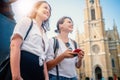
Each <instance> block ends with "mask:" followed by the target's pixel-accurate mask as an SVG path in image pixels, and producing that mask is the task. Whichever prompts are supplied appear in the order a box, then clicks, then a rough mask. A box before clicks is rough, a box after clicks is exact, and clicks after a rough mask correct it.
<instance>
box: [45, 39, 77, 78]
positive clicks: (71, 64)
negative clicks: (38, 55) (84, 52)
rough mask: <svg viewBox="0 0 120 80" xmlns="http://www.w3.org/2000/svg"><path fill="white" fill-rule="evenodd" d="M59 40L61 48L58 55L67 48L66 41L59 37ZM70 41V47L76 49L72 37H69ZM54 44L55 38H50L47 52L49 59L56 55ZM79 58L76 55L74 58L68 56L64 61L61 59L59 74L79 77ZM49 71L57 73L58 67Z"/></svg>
mask: <svg viewBox="0 0 120 80" xmlns="http://www.w3.org/2000/svg"><path fill="white" fill-rule="evenodd" d="M58 42H59V49H58V53H57V56H59V55H60V54H62V53H63V52H64V51H65V50H66V49H67V47H66V46H65V43H64V42H63V41H62V40H61V39H58ZM69 43H70V47H71V48H72V49H73V50H74V49H75V47H74V43H73V41H72V40H71V39H69ZM53 45H54V40H53V39H50V47H49V49H48V52H47V61H50V60H52V59H54V56H55V55H54V49H53ZM77 60H78V58H77V57H74V58H66V59H64V60H63V61H61V62H60V64H58V68H59V76H64V77H67V78H72V77H77V73H76V66H75V63H76V62H77ZM49 73H50V74H53V75H56V67H54V68H53V69H52V70H50V71H49Z"/></svg>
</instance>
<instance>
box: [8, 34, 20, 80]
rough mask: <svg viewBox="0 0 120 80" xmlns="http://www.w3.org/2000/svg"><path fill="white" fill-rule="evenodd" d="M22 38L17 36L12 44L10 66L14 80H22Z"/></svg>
mask: <svg viewBox="0 0 120 80" xmlns="http://www.w3.org/2000/svg"><path fill="white" fill-rule="evenodd" d="M21 44H22V38H21V37H20V35H18V34H15V35H14V37H13V38H12V41H11V44H10V66H11V72H12V80H22V78H21V75H20V46H21Z"/></svg>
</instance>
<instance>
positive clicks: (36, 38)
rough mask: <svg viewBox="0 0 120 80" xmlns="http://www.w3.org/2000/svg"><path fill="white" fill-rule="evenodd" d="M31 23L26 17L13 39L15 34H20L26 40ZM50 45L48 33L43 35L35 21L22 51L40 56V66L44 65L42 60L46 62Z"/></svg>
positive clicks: (15, 30)
mask: <svg viewBox="0 0 120 80" xmlns="http://www.w3.org/2000/svg"><path fill="white" fill-rule="evenodd" d="M31 21H32V20H31V19H30V18H28V17H25V18H24V19H23V20H21V21H20V22H19V23H18V24H16V26H15V29H14V31H13V35H12V37H13V36H14V34H19V35H20V36H21V37H22V38H23V39H24V37H25V35H26V33H27V31H28V29H29V27H30V24H31ZM12 37H11V39H12ZM48 45H49V43H48V37H47V35H46V33H45V32H44V33H43V35H42V34H41V32H40V29H39V27H38V26H37V24H36V22H35V20H33V26H32V28H31V30H30V32H29V34H28V36H27V38H26V40H25V41H23V44H22V46H21V50H25V51H28V52H31V53H33V54H35V55H37V56H39V59H40V65H42V64H43V63H42V61H41V60H45V58H46V52H47V49H48Z"/></svg>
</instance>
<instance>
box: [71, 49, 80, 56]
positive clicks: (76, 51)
mask: <svg viewBox="0 0 120 80" xmlns="http://www.w3.org/2000/svg"><path fill="white" fill-rule="evenodd" d="M80 51H81V49H75V50H74V51H73V52H75V53H79V52H80ZM72 55H73V56H77V55H78V54H72Z"/></svg>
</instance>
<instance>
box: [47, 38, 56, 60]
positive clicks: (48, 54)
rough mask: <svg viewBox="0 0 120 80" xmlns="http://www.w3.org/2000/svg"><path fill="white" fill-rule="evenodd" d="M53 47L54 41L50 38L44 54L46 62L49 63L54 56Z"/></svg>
mask: <svg viewBox="0 0 120 80" xmlns="http://www.w3.org/2000/svg"><path fill="white" fill-rule="evenodd" d="M53 45H54V40H53V38H51V39H50V40H49V48H48V51H47V54H46V61H50V60H52V59H54V56H55V55H54V49H53Z"/></svg>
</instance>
